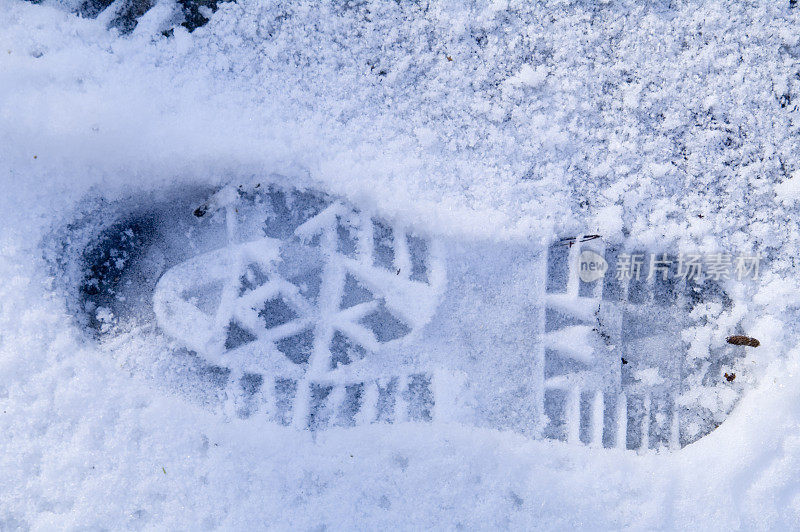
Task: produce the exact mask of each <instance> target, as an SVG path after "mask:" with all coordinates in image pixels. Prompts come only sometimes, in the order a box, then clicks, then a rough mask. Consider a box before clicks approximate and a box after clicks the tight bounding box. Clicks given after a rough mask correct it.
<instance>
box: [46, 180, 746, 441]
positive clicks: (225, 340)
mask: <svg viewBox="0 0 800 532" xmlns="http://www.w3.org/2000/svg"><path fill="white" fill-rule="evenodd" d="M272 181H273V183H268V182H262V183H255V184H252V185H248V186H240V187H237V186H227V187H223V188H221V189H218V190H216V191H211V190H191V191H186V190H180V191H169V192H162V193H161V194H160V195H158V196H152V197H151V196H147V197H140V198H130V199H128V200H123V201H119V202H114V203H106V202H100V201H95V202H93V203H91V207H90V208H86V207H84V209H83V210H84V211H90V212H89V214H85V215H83V216H78V217H76V220H75V221H73V222H72V223H70V224H68V225H67V226H66V228H62V229H60V230H58V231H56V232H54V236H53V237H52V238H51V239H50V240H51V243H50V245H49V246H48V249H49V250H50V251H49V257H50V259H51V261H52V262H53V264H55V265H56V267H57V269H58V271H59V272H60V273H59V278H60V279H62V280H63V282H62V284H63V286H64V289H65V290H66V292H67V294H68V299H69V302H70V308H72V309H73V313H74V315H75V316H76V320H77V322H78V323H79V324H80V326H81V327H82V328H83V329H84V330H86V331H87V332H88V333H89V334H90V335H91V336H92V337H93V338H94V339H95V340H96V341H98V342H99V343H100V344H101V345H103V346H104V347H106V348H108V349H109V350H110V352H114V353H116V355H115V356H122V357H123V358H124V360H123V366H124V367H127V368H129V369H130V371H131V372H132V373H134V374H138V375H143V376H146V377H147V378H149V379H151V380H153V382H157V383H160V384H159V385H161V386H164V387H165V388H166V389H168V390H172V391H175V392H177V393H181V394H183V395H185V396H186V397H187V398H190V399H191V400H195V401H199V402H200V403H202V404H204V405H207V406H208V407H209V408H212V409H216V410H221V411H222V412H224V413H227V414H228V415H230V416H237V417H240V418H248V419H252V420H264V421H269V422H273V423H277V424H279V425H288V426H293V427H296V428H298V429H309V430H321V429H324V428H326V427H333V426H356V425H364V424H372V423H398V422H407V421H410V422H422V423H426V422H432V421H436V422H459V423H467V424H472V425H476V426H487V427H494V428H498V429H510V430H514V431H517V432H520V433H522V434H525V435H528V436H530V437H535V438H547V439H555V440H562V441H566V442H575V443H584V444H588V445H593V446H598V447H618V448H627V449H637V450H648V449H679V448H681V447H683V446H685V445H687V444H688V443H691V442H693V441H695V440H697V439H698V438H700V437H702V436H704V435H705V434H708V433H709V432H710V431H711V430H713V429H714V428H715V427H716V426H718V425H719V424H720V423H721V422H722V421H723V420H724V419H725V417H726V416H727V414H728V413H729V412H730V410H731V409H732V408H733V406H734V405H735V403H736V401H737V400H738V398H739V397H740V395H741V394H742V393H743V384H742V383H741V381H742V379H740V380H739V382H729V381H728V380H726V379H725V378H723V377H722V375H723V374H724V373H727V372H728V371H730V372H731V374H732V373H734V371H738V372H739V373H740V374H741V373H742V372H743V371H744V369H742V364H741V362H742V360H743V359H744V358H745V347H742V346H733V345H715V344H713V343H711V342H709V341H707V339H706V341H705V342H703V341H699V340H698V337H704V336H703V335H702V334H700V335H698V334H695V335H694V336H693V335H692V331H695V332H697V331H700V330H704V329H703V327H706V329H707V328H708V326H709V325H708V324H709V323H722V324H723V325H719V326H720V327H723V328H725V331H724V332H725V333H726V334H727V333H731V334H733V333H738V332H741V330H740V329H738V325H737V323H736V322H735V320H732V319H731V318H730V309H731V307H732V302H731V300H730V299H729V298H728V296H727V295H726V292H725V290H724V289H723V286H722V282H718V281H713V280H709V279H706V280H705V281H704V282H703V283H701V284H696V283H693V282H691V281H690V280H687V279H681V278H680V277H679V276H677V275H675V273H676V272H675V271H674V268H675V264H676V261H675V260H671V261H667V262H670V263H671V264H672V266H671V268H672V270H671V271H668V272H663V273H664V275H663V276H662V275H655V276H647V278H645V277H642V278H631V279H623V280H621V279H620V278H619V276H618V275H615V271H616V270H618V269H619V268H618V265H619V264H620V260H621V258H624V257H626V256H629V255H630V254H633V253H634V252H636V251H637V250H635V249H634V250H631V249H627V246H626V244H625V243H624V242H606V241H605V240H604V239H602V238H600V237H598V235H585V236H577V237H574V238H568V239H554V240H553V241H552V243H551V244H550V245H549V246H548V245H539V244H538V243H536V242H534V241H524V242H521V241H519V242H495V241H469V240H458V239H454V238H436V237H435V236H433V235H432V234H431V233H429V232H426V231H424V230H423V229H421V228H420V227H418V226H414V227H411V226H409V225H406V224H403V223H399V222H391V221H389V220H387V219H386V218H384V217H381V216H379V215H378V214H376V213H371V212H368V211H366V210H362V209H359V208H357V207H354V206H352V205H350V204H349V203H348V202H347V201H345V200H343V199H341V198H336V197H333V196H331V195H328V194H325V193H323V192H319V191H316V190H313V189H306V188H300V187H297V186H294V185H282V184H280V181H281V179H279V178H275V179H273V180H272ZM587 252H589V253H590V254H593V255H591V256H593V257H595V259H596V260H598V261H599V262H603V263H604V266H603V267H604V268H605V270H604V273H603V274H601V275H594V277H593V278H587V276H586V275H582V274H581V268H582V267H584V266H586V261H585V260H583V259H584V258H585V257H586V256H587V255H586V253H587ZM642 254H643V256H644V257H645V261H644V262H643V263H642V265H641V266H642V268H643V271H647V269H648V266H649V263H648V261H647V254H645V253H644V252H642ZM664 257H667V256H664ZM664 257H661V258H662V259H663V258H664ZM669 258H671V259H674V257H672V256H669ZM650 260H653V259H652V258H651V259H650ZM667 274H669V275H667ZM726 313H727V314H726ZM721 316H727V321H725V320H724V319H721ZM709 346H711V347H709ZM120 353H125V355H120Z"/></svg>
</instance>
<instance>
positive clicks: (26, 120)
mask: <svg viewBox="0 0 800 532" xmlns="http://www.w3.org/2000/svg"><path fill="white" fill-rule="evenodd" d="M65 5H66V3H62V4H60V3H58V2H55V1H51V2H47V1H46V2H44V3H43V4H41V5H33V4H29V3H26V2H21V1H19V0H0V10H2V12H3V13H4V15H3V17H1V18H0V176H1V177H0V183H2V185H3V186H2V192H3V193H2V194H0V210H1V212H3V224H2V226H0V250H1V251H0V279H2V283H0V412H2V414H0V451H1V452H0V473H1V474H0V493H2V494H3V496H2V497H0V529H5V528H9V529H13V528H15V527H20V528H23V529H25V528H33V529H52V528H78V527H87V528H108V529H120V528H134V529H141V528H149V529H152V528H156V529H162V528H163V529H172V528H177V529H186V528H191V529H194V528H214V527H219V528H224V529H241V528H278V529H285V528H304V529H311V528H313V529H318V528H320V529H321V528H325V527H327V528H333V529H346V528H378V527H389V526H391V527H396V528H400V529H419V528H445V529H450V528H458V527H464V528H480V529H489V528H496V527H503V528H532V527H536V528H547V529H552V528H568V527H569V528H581V529H612V528H613V529H616V528H621V527H625V528H638V529H641V528H645V529H652V528H688V527H692V528H701V529H706V528H714V529H723V528H757V529H786V528H797V527H800V483H798V481H797V479H798V471H799V468H800V439H798V436H797V434H798V432H800V430H799V429H800V350H798V349H797V348H796V345H798V334H797V327H796V323H797V318H798V308H800V296H798V294H800V286H798V285H799V284H800V283H798V278H797V273H796V266H795V262H796V261H797V257H798V250H799V248H800V238H798V237H799V236H800V235H799V234H798V233H799V231H798V221H800V218H799V217H798V212H797V209H796V202H797V199H798V197H800V196H799V195H798V185H797V183H796V181H797V179H798V178H797V172H798V171H800V149H798V148H799V147H800V146H798V142H799V141H798V139H800V136H798V131H797V123H798V117H797V113H798V110H797V107H796V106H797V103H796V102H797V101H800V100H798V83H799V82H798V79H797V77H796V73H797V71H798V58H800V49H799V48H798V37H797V32H796V28H797V24H798V22H800V20H798V17H800V15H799V14H798V9H797V8H794V9H790V7H789V2H788V1H787V2H783V1H781V2H766V1H764V2H751V3H741V2H732V1H731V2H725V1H715V0H708V1H705V2H685V3H684V2H677V3H676V2H653V3H648V4H647V5H639V4H638V3H635V2H628V1H624V0H620V1H617V2H608V3H598V4H596V5H595V4H592V3H585V2H564V1H552V2H538V3H526V2H513V1H511V2H507V3H506V2H493V3H490V4H486V5H484V4H482V3H479V4H468V3H455V4H453V5H447V6H444V5H440V4H436V5H433V4H432V5H428V6H427V7H424V6H421V5H417V4H406V3H399V4H398V3H396V2H370V3H368V4H365V5H364V6H361V7H358V6H353V5H350V4H345V5H344V6H340V5H338V4H336V5H327V4H326V5H317V4H315V3H304V2H300V3H296V4H293V5H292V6H291V7H288V6H285V5H282V4H279V3H273V2H267V1H259V0H240V1H239V2H237V3H227V4H223V5H222V7H221V8H220V10H219V11H218V12H217V13H216V14H214V16H213V17H212V18H211V21H210V22H209V24H208V25H206V26H204V27H202V28H200V29H198V30H196V31H195V32H193V33H189V32H187V31H186V30H184V29H182V28H177V29H176V30H175V31H174V36H173V37H171V38H167V37H164V36H162V35H161V33H160V31H161V28H162V24H163V22H164V20H165V17H166V13H167V11H168V10H167V8H166V7H163V6H165V5H169V2H161V3H159V5H158V6H157V8H156V9H157V11H154V12H151V13H150V14H149V15H148V17H149V18H148V19H147V20H146V21H145V23H143V24H142V25H141V26H140V27H139V28H137V30H136V31H134V33H133V34H132V35H130V36H125V37H123V36H120V35H118V34H117V33H116V32H115V31H109V30H106V28H105V27H104V26H103V25H102V24H101V21H98V20H85V19H80V18H77V17H75V16H73V15H71V14H70V13H69V9H66V8H65ZM449 58H451V59H452V60H450V59H449ZM272 174H278V175H284V176H292V175H299V176H302V177H303V178H304V179H310V180H312V181H313V182H315V183H318V184H319V185H320V188H322V189H324V190H327V191H330V192H331V193H335V194H341V195H343V196H345V197H348V198H350V199H351V200H352V201H353V202H354V203H357V204H359V205H364V206H366V207H368V208H370V209H374V210H376V211H380V212H383V213H386V216H387V217H388V218H390V219H392V220H394V221H401V222H404V223H407V224H409V225H410V226H418V227H420V228H425V229H427V230H429V231H435V232H436V233H437V234H441V235H448V236H453V237H458V238H461V239H465V240H467V241H468V240H469V239H476V240H480V239H497V240H503V239H513V238H516V239H527V240H529V241H530V242H538V241H540V240H543V239H546V238H548V237H549V236H550V234H551V233H553V232H554V233H558V234H574V233H576V232H580V231H584V230H587V229H588V230H592V231H593V230H599V231H603V232H608V233H609V234H610V233H614V234H619V233H622V232H623V231H627V232H628V234H629V235H630V238H631V239H633V240H634V241H638V242H641V243H642V244H643V245H648V246H654V247H666V246H668V245H672V246H674V247H676V248H677V249H681V250H683V249H698V248H699V249H702V250H703V251H706V250H728V251H729V252H731V253H760V254H761V255H762V256H763V257H764V259H765V260H764V262H763V263H762V268H763V269H762V272H761V273H762V275H761V276H760V277H759V279H758V280H757V281H755V282H752V283H750V284H745V285H744V286H740V287H737V288H735V289H734V290H735V291H736V292H734V295H735V300H736V307H735V310H734V313H739V314H738V315H737V319H739V318H741V319H742V324H743V327H744V328H745V330H746V331H747V332H748V334H751V335H753V336H755V337H757V338H758V339H759V340H760V341H761V347H759V348H758V349H757V350H755V351H753V355H752V359H751V360H750V363H751V364H752V371H751V375H752V382H750V383H749V384H748V385H749V389H748V390H747V391H746V393H744V395H743V397H742V399H741V400H740V402H739V403H738V404H737V406H736V407H735V409H734V410H733V412H732V413H731V414H730V415H729V416H728V417H727V419H726V420H725V422H724V423H723V424H722V425H721V426H720V427H719V428H718V429H717V430H715V431H714V432H712V433H711V434H710V435H708V436H706V437H704V438H702V439H700V440H699V441H698V442H696V443H694V444H692V445H690V446H688V447H686V448H685V449H683V450H681V451H680V452H676V453H672V454H669V453H642V454H637V453H635V452H624V451H618V450H613V449H593V448H588V447H583V446H580V445H571V444H566V443H562V442H552V441H533V440H530V439H527V438H526V437H524V436H522V435H519V434H516V433H513V432H511V431H504V430H497V429H492V428H489V427H486V428H475V427H470V426H464V425H459V424H447V423H442V424H435V425H433V426H418V425H413V424H399V425H391V426H385V425H382V426H378V425H372V426H360V427H354V428H351V429H331V430H329V431H325V432H320V433H314V434H312V433H310V432H308V431H296V430H293V429H288V428H283V427H278V426H273V425H270V424H266V423H263V424H262V423H253V422H252V421H253V420H239V419H236V418H235V417H233V418H228V417H225V416H221V415H219V414H216V413H213V412H210V411H208V410H205V409H203V408H202V407H201V406H198V405H196V404H194V403H191V402H187V401H185V400H183V399H182V398H181V396H176V395H172V394H169V393H165V392H164V390H163V389H161V388H155V389H154V387H153V385H152V382H151V381H150V380H148V379H147V378H146V377H145V376H144V373H143V372H142V371H141V370H140V369H137V368H136V367H135V366H136V364H137V362H138V363H140V362H141V360H139V359H137V358H136V355H135V353H137V349H136V347H135V346H131V345H118V346H110V347H106V348H100V347H98V346H97V344H95V343H94V342H92V341H91V340H89V339H87V338H86V336H85V335H84V334H83V333H82V332H81V331H80V328H79V327H78V326H77V324H76V323H75V318H74V317H73V316H72V314H71V313H70V310H69V309H68V308H67V305H66V302H65V300H64V297H63V294H61V293H60V292H59V291H58V289H57V285H58V282H59V279H56V278H54V277H53V272H52V270H51V269H50V267H49V266H48V264H47V262H46V261H45V260H44V259H43V258H42V254H43V253H42V241H43V239H45V238H46V237H47V235H49V234H50V232H51V230H52V228H53V227H58V226H60V225H63V224H64V223H65V222H66V221H67V220H69V219H70V217H71V216H72V215H73V213H74V210H75V209H76V205H79V203H80V201H82V199H83V198H84V197H85V196H87V195H89V194H95V195H100V196H102V197H103V198H105V199H106V200H109V201H112V200H114V199H118V198H120V197H124V196H125V195H126V194H127V193H129V192H133V191H139V192H150V191H154V190H161V189H163V188H164V187H165V186H167V185H174V186H181V185H187V186H188V185H193V186H194V185H198V186H199V185H203V186H204V185H210V186H214V185H218V184H220V183H224V182H228V181H230V180H239V179H241V180H246V179H250V178H252V177H254V176H267V175H272ZM507 289H508V290H512V289H513V287H509V288H507ZM97 311H98V316H99V317H100V318H102V319H103V321H104V322H105V321H108V320H112V319H113V316H112V315H111V314H110V313H108V311H107V309H103V308H99V309H97ZM502 311H503V309H499V310H498V314H499V315H500V316H501V317H502V318H503V319H506V318H508V316H505V315H502ZM728 319H732V318H730V317H729V318H728ZM508 323H514V322H513V320H510V319H509V320H508ZM722 329H723V327H722V325H720V327H719V330H722ZM719 330H718V331H716V332H715V331H714V330H712V329H709V328H704V329H702V330H698V331H686V332H687V334H689V335H690V336H692V337H693V338H694V339H695V342H696V343H697V346H696V348H697V349H698V350H702V349H705V348H707V347H708V345H714V343H715V342H717V343H721V342H722V336H721V333H719ZM512 332H513V331H512ZM715 334H716V336H715ZM500 377H502V375H501V376H500ZM651 377H652V376H651ZM720 400H725V398H724V397H722V398H720Z"/></svg>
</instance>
